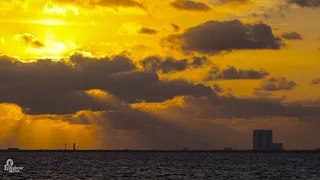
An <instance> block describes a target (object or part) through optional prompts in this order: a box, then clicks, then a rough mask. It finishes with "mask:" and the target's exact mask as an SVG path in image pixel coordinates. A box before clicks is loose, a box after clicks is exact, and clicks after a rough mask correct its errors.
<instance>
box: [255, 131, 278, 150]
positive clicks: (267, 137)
mask: <svg viewBox="0 0 320 180" xmlns="http://www.w3.org/2000/svg"><path fill="white" fill-rule="evenodd" d="M272 147H273V144H272V130H263V129H262V130H253V150H272Z"/></svg>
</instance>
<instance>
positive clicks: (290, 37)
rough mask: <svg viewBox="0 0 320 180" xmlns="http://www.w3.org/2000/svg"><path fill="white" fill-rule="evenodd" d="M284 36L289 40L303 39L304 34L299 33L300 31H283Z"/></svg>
mask: <svg viewBox="0 0 320 180" xmlns="http://www.w3.org/2000/svg"><path fill="white" fill-rule="evenodd" d="M281 37H282V38H284V39H287V40H302V39H303V38H302V36H301V34H299V33H298V32H294V31H293V32H286V33H283V34H282V36H281Z"/></svg>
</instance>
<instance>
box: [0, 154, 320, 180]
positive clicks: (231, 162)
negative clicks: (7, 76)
mask: <svg viewBox="0 0 320 180" xmlns="http://www.w3.org/2000/svg"><path fill="white" fill-rule="evenodd" d="M7 159H12V160H13V161H14V164H13V166H17V167H23V170H22V171H21V172H20V173H8V172H6V171H4V165H5V164H6V161H7ZM0 163H2V164H1V165H2V166H1V169H0V179H1V180H4V179H59V180H60V179H67V180H70V179H226V180H231V179H236V180H242V179H283V180H288V179H306V180H320V154H311V153H310V154H307V153H305V154H299V153H296V154H295V153H292V154H290V153H287V154H282V153H204V152H202V153H201V152H179V153H178V152H173V153H169V152H166V153H160V152H114V153H113V152H95V153H89V152H75V153H63V152H16V153H14V152H11V153H9V152H1V153H0Z"/></svg>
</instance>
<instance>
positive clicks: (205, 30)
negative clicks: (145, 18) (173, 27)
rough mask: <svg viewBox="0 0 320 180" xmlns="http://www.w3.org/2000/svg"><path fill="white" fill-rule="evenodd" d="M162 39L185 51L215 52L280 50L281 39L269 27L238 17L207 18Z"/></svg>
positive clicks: (282, 44)
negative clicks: (208, 19) (223, 19)
mask: <svg viewBox="0 0 320 180" xmlns="http://www.w3.org/2000/svg"><path fill="white" fill-rule="evenodd" d="M166 41H167V42H169V43H171V44H175V45H177V46H179V47H180V48H181V49H182V50H183V51H184V52H185V53H188V52H199V53H207V54H211V53H218V52H221V51H230V50H246V49H280V48H281V47H282V46H284V43H283V41H282V39H280V38H277V37H275V36H274V34H273V32H272V29H271V27H270V26H268V25H266V24H263V23H258V24H247V25H246V24H243V23H242V22H241V21H239V20H232V21H222V22H220V21H208V22H205V23H203V24H200V25H198V26H195V27H191V28H189V29H187V30H186V31H185V32H184V33H182V34H172V35H169V36H168V37H167V38H166Z"/></svg>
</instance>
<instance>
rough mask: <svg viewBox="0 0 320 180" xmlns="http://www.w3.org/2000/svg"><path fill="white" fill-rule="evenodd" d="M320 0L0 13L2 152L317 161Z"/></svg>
mask: <svg viewBox="0 0 320 180" xmlns="http://www.w3.org/2000/svg"><path fill="white" fill-rule="evenodd" d="M319 13H320V1H319V0H163V1H156V0H0V24H1V28H0V79H1V86H0V92H1V93H0V122H1V124H2V125H1V126H0V131H1V135H0V148H8V147H19V148H21V149H63V148H64V144H68V147H69V148H71V147H72V143H74V142H75V143H76V144H77V148H78V149H182V148H184V147H188V148H189V149H222V148H224V147H233V148H234V149H251V148H252V131H253V130H254V129H272V130H273V136H274V137H273V140H274V142H278V143H280V142H281V143H284V148H285V149H314V148H318V147H320V141H319V138H318V137H319V136H320V131H319V130H318V127H319V126H320V121H319V120H320V62H319V60H320V25H319V23H318V21H319V20H318V17H319Z"/></svg>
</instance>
